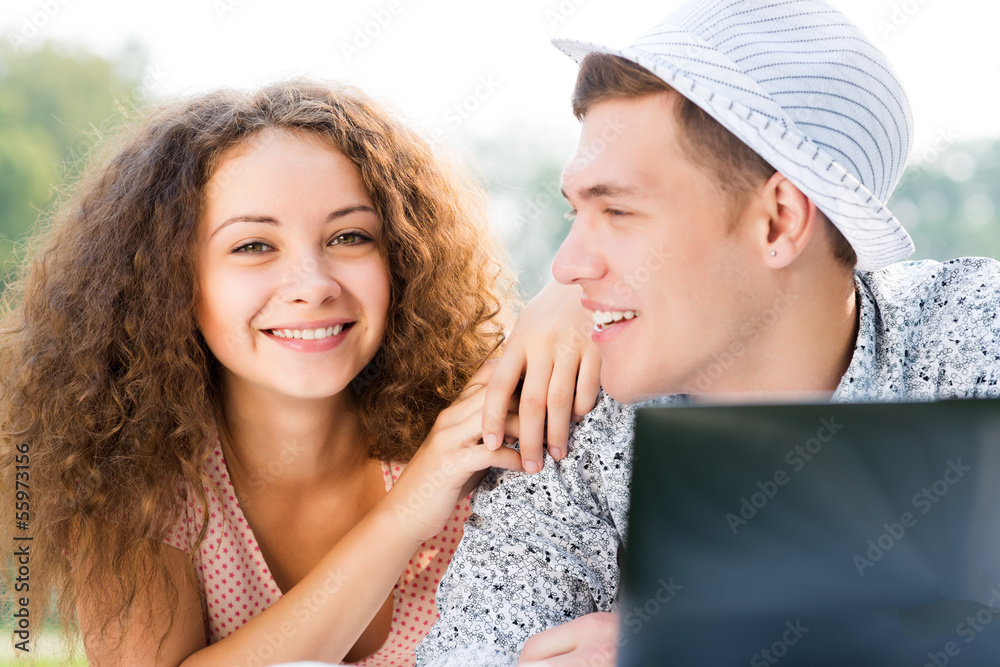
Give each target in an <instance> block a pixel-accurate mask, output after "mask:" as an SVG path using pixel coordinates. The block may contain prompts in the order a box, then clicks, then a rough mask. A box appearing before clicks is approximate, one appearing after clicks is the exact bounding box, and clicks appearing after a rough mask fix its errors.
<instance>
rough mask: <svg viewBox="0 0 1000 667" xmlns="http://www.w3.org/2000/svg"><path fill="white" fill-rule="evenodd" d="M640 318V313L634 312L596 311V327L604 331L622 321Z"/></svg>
mask: <svg viewBox="0 0 1000 667" xmlns="http://www.w3.org/2000/svg"><path fill="white" fill-rule="evenodd" d="M638 316H639V313H637V312H635V311H634V310H595V311H594V327H595V328H596V329H597V330H598V331H603V330H605V329H607V328H609V327H612V326H614V325H615V324H617V323H619V322H621V321H622V320H631V319H633V318H635V317H638Z"/></svg>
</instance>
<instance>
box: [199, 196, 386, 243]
mask: <svg viewBox="0 0 1000 667" xmlns="http://www.w3.org/2000/svg"><path fill="white" fill-rule="evenodd" d="M358 212H367V213H372V214H375V215H378V214H377V213H376V212H375V209H373V208H372V207H371V206H368V205H367V204H357V205H355V206H345V207H344V208H338V209H337V210H336V211H333V212H332V213H330V215H328V216H326V222H330V221H331V220H336V219H337V218H342V217H344V216H345V215H350V214H351V213H358ZM234 222H255V223H263V224H265V225H281V222H280V221H279V220H278V219H277V218H273V217H271V216H269V215H234V216H233V217H231V218H229V219H227V220H226V221H225V222H223V223H222V224H221V225H219V226H218V227H216V228H215V231H213V232H212V233H211V234H210V235H209V237H208V238H212V237H213V236H215V235H216V234H218V233H219V230H220V229H222V228H223V227H225V226H226V225H230V224H232V223H234Z"/></svg>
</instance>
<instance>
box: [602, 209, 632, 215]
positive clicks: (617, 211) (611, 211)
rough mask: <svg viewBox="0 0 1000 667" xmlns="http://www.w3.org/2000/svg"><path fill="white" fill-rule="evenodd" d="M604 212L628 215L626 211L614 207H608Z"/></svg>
mask: <svg viewBox="0 0 1000 667" xmlns="http://www.w3.org/2000/svg"><path fill="white" fill-rule="evenodd" d="M605 213H607V214H608V215H613V216H620V215H628V213H626V212H625V211H619V210H618V209H616V208H609V209H608V210H607V211H605Z"/></svg>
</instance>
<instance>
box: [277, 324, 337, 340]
mask: <svg viewBox="0 0 1000 667" xmlns="http://www.w3.org/2000/svg"><path fill="white" fill-rule="evenodd" d="M343 330H344V325H343V324H338V325H336V326H332V327H326V328H325V329H322V328H321V329H269V330H268V331H270V332H271V333H272V334H274V335H275V336H277V337H278V338H301V339H302V340H319V339H320V338H329V337H330V336H336V335H337V334H339V333H340V332H341V331H343Z"/></svg>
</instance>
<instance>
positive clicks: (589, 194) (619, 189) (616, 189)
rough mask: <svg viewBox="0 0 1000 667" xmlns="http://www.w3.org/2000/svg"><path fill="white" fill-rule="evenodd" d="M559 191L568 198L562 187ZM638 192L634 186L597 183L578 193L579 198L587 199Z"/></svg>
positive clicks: (622, 195)
mask: <svg viewBox="0 0 1000 667" xmlns="http://www.w3.org/2000/svg"><path fill="white" fill-rule="evenodd" d="M559 191H560V192H561V193H562V196H563V197H565V198H566V199H569V195H568V194H566V190H565V189H564V188H559ZM638 192H639V191H638V190H637V189H635V188H631V187H626V186H624V185H618V184H617V183H598V184H597V185H591V186H590V187H589V188H585V189H583V190H580V191H579V193H578V194H579V197H580V199H583V200H587V199H595V198H597V197H625V196H629V195H634V194H637V193H638Z"/></svg>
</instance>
